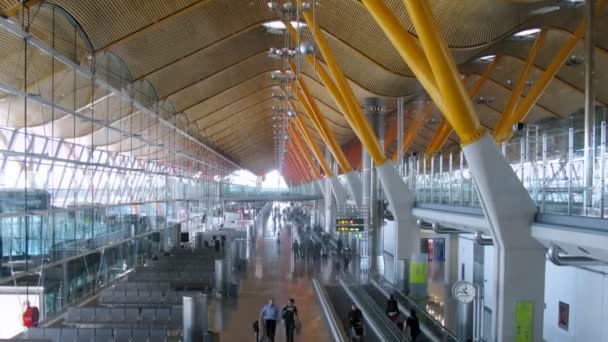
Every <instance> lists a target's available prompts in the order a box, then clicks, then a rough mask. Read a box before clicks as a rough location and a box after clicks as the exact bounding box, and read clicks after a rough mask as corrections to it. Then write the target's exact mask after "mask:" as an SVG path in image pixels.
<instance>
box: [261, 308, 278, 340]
mask: <svg viewBox="0 0 608 342" xmlns="http://www.w3.org/2000/svg"><path fill="white" fill-rule="evenodd" d="M278 320H279V309H278V308H277V307H276V306H275V305H274V299H270V300H268V304H266V305H264V307H263V308H262V311H260V322H263V329H264V336H266V337H267V338H268V340H269V341H270V342H274V335H275V333H276V331H277V321H278Z"/></svg>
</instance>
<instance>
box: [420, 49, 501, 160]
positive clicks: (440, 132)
mask: <svg viewBox="0 0 608 342" xmlns="http://www.w3.org/2000/svg"><path fill="white" fill-rule="evenodd" d="M499 60H500V57H496V58H494V60H493V61H492V62H491V63H490V65H488V67H487V68H486V70H485V71H484V72H483V74H482V75H481V77H479V78H478V79H477V81H475V83H474V84H473V86H472V87H471V90H469V96H470V97H471V99H473V98H475V96H477V93H478V92H479V90H480V89H481V87H482V86H483V84H484V83H485V82H486V81H487V80H488V78H490V75H491V74H492V71H494V69H495V68H496V65H497V64H498V61H499ZM452 132H453V129H452V126H450V124H449V123H448V121H447V120H446V119H445V118H443V120H441V124H439V127H438V128H437V130H436V131H435V134H433V138H432V139H431V143H430V144H429V146H428V147H427V149H426V151H425V153H424V154H425V155H426V156H427V157H430V156H432V155H433V154H435V153H437V151H439V150H441V148H442V147H443V145H445V143H446V141H448V138H449V136H450V134H452Z"/></svg>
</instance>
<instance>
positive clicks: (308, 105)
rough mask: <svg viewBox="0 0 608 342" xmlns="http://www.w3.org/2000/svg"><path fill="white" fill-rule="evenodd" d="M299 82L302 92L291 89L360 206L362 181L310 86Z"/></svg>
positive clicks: (299, 80) (292, 104)
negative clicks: (330, 126) (335, 135)
mask: <svg viewBox="0 0 608 342" xmlns="http://www.w3.org/2000/svg"><path fill="white" fill-rule="evenodd" d="M289 65H290V67H291V69H292V70H293V71H294V73H295V70H296V68H295V65H294V63H293V62H291V61H290V62H289ZM297 82H298V85H299V88H300V89H301V91H300V89H298V87H297V86H295V84H293V83H292V85H291V88H292V90H293V92H294V94H295V95H296V97H297V99H298V101H299V102H300V104H301V105H302V107H304V110H305V112H306V113H307V114H308V116H309V117H310V119H311V121H312V122H313V125H314V126H315V128H316V129H317V131H318V132H319V135H320V136H321V138H322V139H323V141H324V142H325V144H326V145H327V148H328V149H329V151H330V152H331V154H332V155H333V156H334V158H335V159H336V162H337V163H338V165H339V166H340V169H341V170H342V172H343V173H344V177H345V178H346V181H347V183H348V187H349V189H350V192H351V195H352V198H353V199H354V200H355V203H357V205H360V204H361V179H359V177H358V175H357V173H356V172H354V171H353V169H352V167H351V165H350V163H349V162H348V160H347V159H346V156H345V155H344V151H342V148H341V147H340V145H339V144H338V142H337V140H336V138H335V137H334V135H333V133H332V132H331V130H330V129H329V126H328V125H327V122H326V120H325V117H324V116H323V114H322V113H321V109H320V108H319V106H318V105H317V103H316V101H315V99H314V97H313V96H312V93H311V92H310V90H309V89H308V86H307V85H306V83H305V82H304V80H303V79H302V78H301V77H298V79H297ZM286 96H288V94H287V93H286ZM290 104H291V107H292V109H293V110H294V111H297V108H296V107H295V104H294V103H293V101H291V100H290ZM334 177H336V176H334ZM330 182H332V184H334V183H335V182H336V180H330Z"/></svg>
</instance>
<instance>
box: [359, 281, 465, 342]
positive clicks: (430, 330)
mask: <svg viewBox="0 0 608 342" xmlns="http://www.w3.org/2000/svg"><path fill="white" fill-rule="evenodd" d="M370 283H371V284H372V285H373V286H375V287H376V288H377V289H378V290H380V291H381V292H382V293H384V294H385V295H386V296H388V291H387V290H386V289H385V288H384V286H382V284H381V283H380V282H379V281H378V280H377V279H374V278H373V277H372V279H370ZM391 290H393V291H392V292H393V294H394V295H396V297H398V299H401V300H402V301H405V302H406V303H407V304H408V305H409V306H410V307H413V308H414V309H415V310H416V312H417V313H418V314H420V315H422V316H424V318H425V320H424V321H421V322H420V330H422V332H423V333H424V334H425V335H426V336H428V337H429V338H433V339H434V340H435V341H446V340H445V338H446V337H447V338H449V341H450V342H458V338H457V337H456V335H454V333H452V332H451V331H450V330H448V329H447V328H446V327H444V326H443V325H442V324H441V322H439V321H437V320H436V319H435V318H434V317H433V316H431V315H429V313H428V312H426V310H424V309H423V308H421V307H420V306H419V305H418V304H417V303H416V302H414V301H413V300H412V299H411V298H409V297H407V296H405V295H404V294H402V293H401V292H399V291H397V290H394V289H393V288H392V286H391ZM398 302H399V308H400V310H401V311H403V314H404V315H405V316H406V317H409V311H408V310H407V309H406V308H405V307H404V306H403V305H402V304H401V301H398ZM427 322H430V323H431V324H432V325H433V327H429V326H428V325H427V324H426V323H427ZM436 329H438V330H439V332H440V334H441V336H440V337H442V338H438V336H436V335H437V334H436V333H434V332H435V331H436Z"/></svg>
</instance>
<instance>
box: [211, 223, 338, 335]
mask: <svg viewBox="0 0 608 342" xmlns="http://www.w3.org/2000/svg"><path fill="white" fill-rule="evenodd" d="M277 231H278V230H277ZM280 237H281V239H280V240H281V243H280V245H278V244H277V238H276V235H274V229H273V224H272V219H270V220H269V222H268V224H267V225H266V227H265V229H264V231H263V232H258V239H257V241H256V244H255V249H254V251H253V252H252V256H251V259H250V260H249V263H248V267H247V272H246V274H245V275H243V276H242V278H241V279H240V280H239V286H240V291H239V298H238V299H237V302H236V307H235V308H233V310H234V311H233V312H232V314H231V315H230V316H231V317H230V319H229V320H228V322H226V323H227V324H226V325H225V326H224V327H223V329H222V331H221V338H222V340H224V341H249V340H253V339H252V336H253V335H252V328H251V325H252V323H253V321H254V320H256V319H257V318H258V315H259V313H260V309H261V308H262V306H263V305H264V304H266V303H267V302H268V299H270V298H273V297H274V298H275V304H276V305H277V306H278V307H279V308H282V307H283V306H284V305H285V304H286V303H287V301H288V300H289V298H294V299H295V301H296V305H297V307H298V310H299V314H300V320H301V322H302V333H301V334H300V335H298V336H296V341H329V340H330V336H329V332H328V330H327V327H326V325H325V322H324V320H323V314H322V312H321V308H320V306H319V305H318V303H317V299H316V296H315V294H314V291H313V288H312V283H311V279H312V277H311V272H308V270H303V271H297V272H294V264H293V262H292V260H293V259H292V252H291V241H292V237H291V232H290V229H289V228H285V227H283V229H281V233H280ZM284 329H285V328H284V325H283V324H282V323H281V324H279V325H278V327H277V339H276V341H277V342H279V341H285V330H284Z"/></svg>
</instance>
